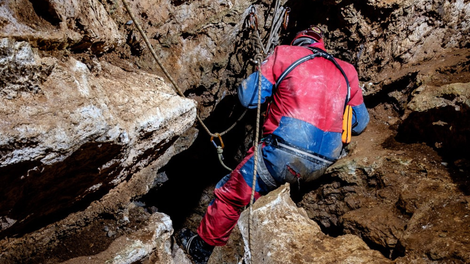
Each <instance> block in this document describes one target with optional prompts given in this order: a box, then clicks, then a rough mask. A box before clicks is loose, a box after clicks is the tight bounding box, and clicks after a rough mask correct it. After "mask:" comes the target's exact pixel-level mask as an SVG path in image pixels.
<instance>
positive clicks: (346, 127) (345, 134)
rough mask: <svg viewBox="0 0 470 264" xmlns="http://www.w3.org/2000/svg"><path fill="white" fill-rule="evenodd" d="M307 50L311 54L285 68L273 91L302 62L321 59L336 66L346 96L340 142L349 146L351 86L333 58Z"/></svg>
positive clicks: (319, 52)
mask: <svg viewBox="0 0 470 264" xmlns="http://www.w3.org/2000/svg"><path fill="white" fill-rule="evenodd" d="M308 49H309V50H311V51H312V52H313V54H310V55H307V56H305V57H302V58H300V59H298V60H296V61H294V62H293V63H292V64H291V65H290V66H289V67H287V69H285V70H284V72H283V73H282V74H281V75H280V76H279V79H277V81H276V84H275V85H274V90H277V87H278V86H279V84H280V83H281V82H282V80H284V78H285V77H286V76H287V74H289V73H290V72H291V71H292V70H293V69H294V68H295V67H297V66H299V65H300V64H302V63H303V62H306V61H308V60H311V59H314V58H316V57H322V58H325V59H327V60H329V61H331V62H332V63H333V64H334V65H335V66H336V68H338V70H339V71H340V72H341V74H342V75H343V77H344V80H345V81H346V86H347V94H346V100H345V103H344V113H343V131H342V133H341V140H342V142H343V143H344V144H349V142H351V134H352V116H353V112H352V111H353V110H352V107H351V106H350V105H348V103H349V100H351V86H350V85H349V80H348V77H347V76H346V73H345V72H344V71H343V69H342V68H341V66H340V65H339V64H338V62H337V61H336V60H335V58H334V57H333V56H332V55H331V54H329V53H327V52H326V51H323V50H321V49H319V48H313V47H308Z"/></svg>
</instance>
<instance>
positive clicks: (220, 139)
mask: <svg viewBox="0 0 470 264" xmlns="http://www.w3.org/2000/svg"><path fill="white" fill-rule="evenodd" d="M214 135H216V136H217V137H218V138H219V141H220V147H222V148H224V147H225V145H224V141H222V136H221V135H220V134H219V133H215V134H214ZM211 142H212V144H214V146H215V147H216V148H217V147H218V146H217V144H215V142H214V137H211Z"/></svg>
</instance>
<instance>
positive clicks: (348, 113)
mask: <svg viewBox="0 0 470 264" xmlns="http://www.w3.org/2000/svg"><path fill="white" fill-rule="evenodd" d="M352 116H353V112H352V107H351V106H350V105H346V108H345V109H344V114H343V132H342V134H341V140H342V141H343V143H344V144H349V142H351V131H352Z"/></svg>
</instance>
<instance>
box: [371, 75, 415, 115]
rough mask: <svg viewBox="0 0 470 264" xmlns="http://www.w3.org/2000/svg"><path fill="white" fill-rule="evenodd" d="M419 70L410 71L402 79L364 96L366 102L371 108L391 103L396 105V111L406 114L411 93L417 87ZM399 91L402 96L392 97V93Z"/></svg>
mask: <svg viewBox="0 0 470 264" xmlns="http://www.w3.org/2000/svg"><path fill="white" fill-rule="evenodd" d="M417 75H418V72H413V73H409V74H408V75H405V76H403V77H401V78H400V79H398V80H396V81H394V82H393V83H390V84H388V85H384V86H383V87H382V89H380V91H379V92H377V93H375V94H372V95H368V96H366V97H364V103H365V104H366V105H367V107H369V108H374V107H376V106H378V105H380V104H384V103H389V104H391V105H393V106H394V109H395V111H397V112H398V113H399V114H400V115H403V114H404V111H405V107H406V104H407V102H409V101H410V98H411V93H412V92H413V91H414V90H415V89H416V88H417V86H418V84H417V83H416V76H417ZM392 92H398V93H400V96H395V97H392V96H391V94H390V93H392Z"/></svg>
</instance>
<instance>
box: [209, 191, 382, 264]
mask: <svg viewBox="0 0 470 264" xmlns="http://www.w3.org/2000/svg"><path fill="white" fill-rule="evenodd" d="M289 189H290V188H289V185H285V186H282V187H280V188H278V189H277V190H276V191H273V192H271V193H270V194H268V195H266V196H264V197H261V198H260V199H258V200H257V201H256V203H255V204H254V205H253V206H254V207H253V209H252V218H253V226H252V227H251V233H250V235H251V244H250V247H249V248H248V246H247V245H248V241H249V239H250V235H249V228H250V227H249V217H250V216H249V210H245V211H244V212H243V213H242V215H241V218H240V220H239V222H238V228H239V229H240V232H241V235H242V239H243V242H244V244H245V252H247V251H249V252H251V255H250V254H247V255H248V257H247V258H249V259H250V258H251V261H252V262H253V263H391V261H390V260H388V259H386V258H385V257H384V256H382V255H381V254H380V253H379V252H378V251H375V250H371V249H369V247H368V246H367V245H366V244H365V243H364V241H362V240H361V239H360V238H359V237H357V236H354V235H344V236H339V237H330V236H327V235H325V234H324V233H323V232H322V231H321V229H320V227H319V226H318V224H316V223H315V222H314V221H312V220H311V219H310V218H308V216H307V214H306V212H305V210H304V209H302V208H298V207H297V206H296V205H295V203H294V202H293V201H292V200H291V198H290V192H289ZM232 239H233V238H232ZM217 250H220V251H222V254H221V253H220V252H215V253H214V255H213V256H212V257H211V259H210V260H209V263H236V262H234V261H233V260H232V259H231V258H232V256H233V255H232V254H223V252H224V247H222V248H217ZM245 254H246V253H245ZM239 255H242V256H243V255H244V254H243V252H239Z"/></svg>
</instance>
